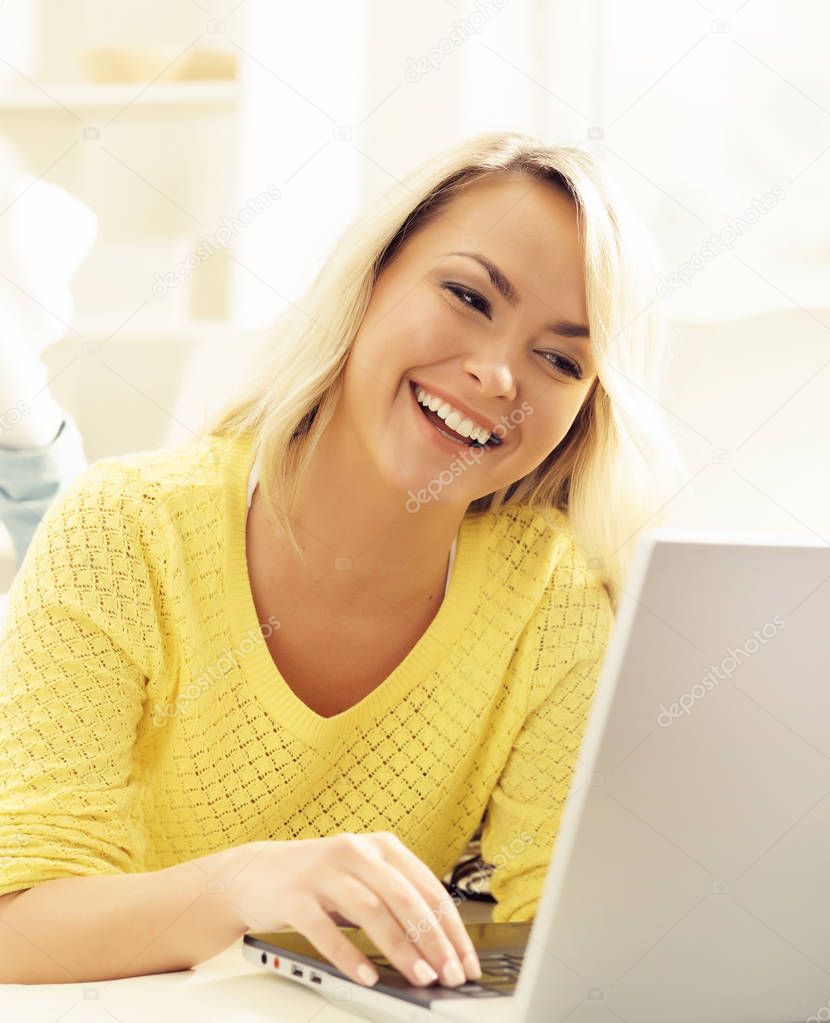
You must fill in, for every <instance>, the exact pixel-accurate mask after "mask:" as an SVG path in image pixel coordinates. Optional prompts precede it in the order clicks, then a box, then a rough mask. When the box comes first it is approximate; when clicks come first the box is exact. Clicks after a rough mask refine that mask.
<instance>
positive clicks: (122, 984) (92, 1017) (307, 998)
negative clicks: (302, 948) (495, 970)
mask: <svg viewBox="0 0 830 1023" xmlns="http://www.w3.org/2000/svg"><path fill="white" fill-rule="evenodd" d="M491 909H492V904H490V903H484V902H474V901H472V900H469V901H467V902H462V903H461V904H460V905H459V910H460V912H461V916H462V918H463V919H464V920H465V921H467V922H475V921H480V920H489V919H490V913H491ZM241 948H242V942H241V940H240V941H238V942H235V943H234V944H233V945H231V946H230V947H229V948H227V949H225V951H224V952H221V953H220V954H219V955H217V956H214V957H213V959H208V960H206V961H205V962H204V963H200V964H199V965H198V966H196V967H194V968H193V969H192V970H180V971H178V972H176V973H159V974H152V975H149V976H145V977H128V978H126V979H124V980H109V981H95V982H89V983H83V984H5V985H0V1020H4V1021H5V1020H8V1021H9V1023H12V1021H14V1023H17V1021H20V1023H23V1021H24V1020H25V1021H26V1023H93V1021H94V1023H191V1021H192V1023H197V1021H198V1023H220V1021H221V1023H266V1021H267V1023H283V1021H284V1023H310V1021H311V1020H312V1019H313V1020H314V1023H346V1021H351V1023H354V1020H355V1019H356V1018H357V1017H356V1016H355V1015H354V1014H353V1013H348V1012H346V1011H345V1010H343V1009H341V1008H339V1007H338V1006H337V1005H335V1004H333V1003H331V1002H328V1001H327V1000H326V999H325V998H323V997H322V996H321V995H319V994H317V993H316V992H314V991H311V990H308V989H306V988H304V987H302V986H301V985H299V984H295V983H293V982H292V981H290V980H285V979H284V978H281V977H277V976H274V975H273V974H270V973H266V972H265V971H264V970H261V969H259V968H258V967H256V966H254V965H253V964H251V963H248V962H247V960H245V959H243V957H242V951H241Z"/></svg>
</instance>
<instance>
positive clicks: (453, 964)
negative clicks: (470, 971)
mask: <svg viewBox="0 0 830 1023" xmlns="http://www.w3.org/2000/svg"><path fill="white" fill-rule="evenodd" d="M443 978H444V983H445V984H449V985H450V986H454V985H456V984H463V983H464V982H465V980H466V979H467V978H466V977H465V976H464V971H463V970H462V969H461V963H459V961H458V960H457V959H448V960H447V962H446V963H445V964H444V971H443Z"/></svg>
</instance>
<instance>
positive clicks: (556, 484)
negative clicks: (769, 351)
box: [207, 132, 688, 610]
mask: <svg viewBox="0 0 830 1023" xmlns="http://www.w3.org/2000/svg"><path fill="white" fill-rule="evenodd" d="M516 172H520V173H522V174H526V175H530V176H532V177H534V178H536V179H540V180H543V181H548V182H550V183H551V184H552V185H554V186H555V187H557V188H560V189H564V190H565V192H566V193H567V194H568V195H570V197H571V198H572V201H573V202H574V205H575V208H576V214H577V222H578V230H579V237H580V240H581V246H582V251H583V258H584V275H585V288H586V302H587V308H588V326H589V329H590V334H591V346H592V347H591V350H592V352H593V354H594V357H595V361H596V364H597V380H596V381H595V382H594V385H593V387H592V389H591V391H590V392H589V394H588V395H587V396H586V398H585V399H584V401H583V404H582V406H581V408H580V411H579V413H578V414H577V416H576V418H575V420H574V422H573V423H572V425H571V428H570V430H569V431H568V433H567V435H566V436H565V437H564V438H563V439H562V441H561V442H560V443H559V444H558V445H557V446H556V447H555V448H554V449H553V450H552V451H551V452H550V454H549V455H548V456H547V457H546V458H545V459H544V461H542V462H541V463H540V464H539V465H538V466H537V467H536V468H535V469H534V470H533V471H532V472H530V473H528V474H527V475H526V476H524V477H522V478H521V479H519V480H516V481H514V482H513V483H511V484H510V485H509V486H506V487H503V488H502V489H500V490H497V491H494V492H493V493H490V494H487V495H485V496H483V497H480V498H477V499H476V500H474V501H472V502H471V503H470V505H469V506H468V509H467V514H471V513H472V514H478V513H484V512H488V511H497V510H498V509H499V508H501V507H504V506H508V505H513V504H518V503H524V504H527V505H529V506H530V507H531V508H533V509H534V510H535V511H536V512H537V513H538V514H540V515H542V517H545V513H546V512H548V511H549V510H551V509H556V510H558V511H561V512H564V513H565V514H566V515H567V516H568V519H569V523H570V528H571V532H572V535H573V537H574V539H575V541H576V542H577V544H578V545H579V546H580V547H581V548H582V550H583V552H584V554H585V556H586V558H587V561H588V567H589V572H592V573H595V574H596V575H597V576H598V577H599V579H600V580H601V581H602V583H603V584H604V586H605V587H606V589H607V591H608V594H609V597H610V600H611V604H612V607H613V608H614V610H616V608H617V606H618V601H619V596H620V591H621V587H622V585H623V583H624V581H625V577H626V574H627V571H628V567H629V563H630V559H631V556H632V554H633V551H634V546H635V543H636V538H637V536H638V534H639V533H640V531H641V530H642V529H643V528H645V527H646V526H650V525H655V524H657V523H659V522H660V521H661V510H662V509H663V508H664V506H665V504H666V503H667V502H668V500H670V498H671V495H672V494H673V493H674V492H675V491H676V490H677V489H679V487H680V485H682V484H681V481H682V480H684V479H685V478H687V475H688V474H687V473H686V467H685V464H684V462H683V460H682V458H681V456H680V453H679V450H678V448H677V446H676V444H675V442H674V439H673V437H672V435H671V432H670V430H669V428H668V424H667V421H666V420H665V418H664V415H663V406H662V405H661V404H660V401H659V400H658V398H657V392H658V390H659V387H660V384H661V380H662V372H663V367H664V363H665V357H666V354H667V352H668V350H669V340H670V334H669V331H668V329H667V324H666V323H665V321H664V319H663V317H662V315H661V311H660V307H659V304H658V302H657V300H656V293H655V286H656V281H657V275H658V272H659V269H660V265H659V261H658V259H657V255H656V250H655V247H654V245H653V243H652V242H651V239H650V238H649V237H648V235H647V234H646V232H645V231H644V229H643V227H642V225H641V224H640V222H639V220H638V219H637V218H636V217H635V216H634V215H633V213H632V212H631V210H630V209H629V208H628V207H627V206H626V204H625V202H624V201H623V200H622V199H621V198H620V197H619V196H618V195H615V194H614V191H613V187H612V185H611V183H610V181H609V180H608V179H607V177H606V175H605V173H604V171H603V170H602V168H601V167H600V165H599V164H598V163H597V161H596V160H595V159H594V158H593V157H592V156H591V155H590V154H589V153H587V152H585V151H583V150H582V149H580V148H579V147H577V146H556V145H545V144H543V142H542V141H541V140H539V139H537V138H534V137H533V136H529V135H526V134H521V133H518V132H488V133H484V134H479V135H476V136H473V137H471V138H468V139H466V140H464V141H462V142H460V143H458V144H456V145H454V146H452V147H450V148H448V149H445V150H443V151H442V152H440V153H439V154H438V155H436V156H434V157H433V158H431V159H430V160H428V161H427V162H425V163H423V164H422V165H421V166H419V167H417V168H416V169H415V170H414V171H412V172H411V173H410V174H409V175H408V176H407V177H406V178H404V180H403V181H402V183H401V185H400V186H395V187H393V188H392V189H391V190H390V191H389V192H387V193H386V194H385V195H383V196H382V197H381V198H380V199H379V200H377V201H376V202H375V203H374V204H372V205H371V206H369V207H367V208H366V209H364V210H363V211H361V213H360V214H359V215H358V216H357V217H356V218H355V219H354V220H352V221H351V222H350V223H349V224H348V225H347V227H346V229H345V230H344V231H343V233H342V234H341V236H340V238H339V239H338V241H337V242H336V244H335V245H334V246H333V248H332V250H331V254H330V255H329V257H328V259H327V261H326V263H325V264H324V266H323V267H322V269H321V270H320V272H319V273H318V274H317V276H316V277H315V278H314V280H313V282H312V283H311V285H310V286H309V288H308V290H307V291H306V293H305V295H304V296H303V297H302V298H301V299H300V300H299V301H298V302H297V303H296V304H295V305H290V306H288V307H287V308H286V310H285V311H284V312H283V313H282V314H281V315H280V317H279V318H278V319H277V320H276V321H275V323H274V324H273V326H272V328H270V329H269V331H268V332H267V334H266V338H265V344H264V346H263V348H262V352H261V358H258V359H256V360H254V363H253V365H254V366H255V367H256V368H255V372H253V373H252V374H251V375H250V379H248V380H245V381H244V383H243V385H242V387H241V388H240V390H239V391H238V392H237V393H235V394H234V395H233V396H232V397H231V398H230V400H229V401H226V402H225V404H224V405H223V406H222V407H221V408H220V409H219V411H218V412H217V413H216V414H215V415H214V416H213V417H212V419H210V420H209V421H208V424H207V434H208V435H209V436H237V435H239V434H241V433H244V432H251V433H252V434H253V437H254V444H255V448H256V453H257V455H258V457H259V459H260V472H261V480H262V484H263V487H262V490H263V496H264V500H265V508H266V513H267V514H268V516H269V518H270V519H271V521H272V522H273V523H274V524H275V525H277V526H278V527H279V528H281V529H282V530H283V531H284V533H285V535H286V536H287V537H288V539H289V542H290V543H291V544H292V546H293V547H294V549H295V551H296V552H297V554H298V556H299V557H300V558H302V557H303V555H302V553H301V551H300V549H299V545H298V544H297V540H296V536H295V534H294V532H293V530H292V528H291V525H290V522H289V514H290V509H291V507H292V504H293V501H294V499H295V495H296V493H297V488H298V486H299V484H300V482H301V480H302V478H303V474H304V472H305V471H306V469H307V467H308V465H309V460H310V458H311V456H312V454H313V452H314V449H315V447H316V444H317V442H318V439H319V437H320V435H321V434H322V432H323V430H324V429H325V427H326V424H327V423H328V422H329V420H330V418H331V415H332V412H333V410H334V408H335V406H336V404H337V400H338V396H339V394H340V390H341V386H342V379H343V370H344V367H345V364H346V361H347V359H348V356H349V351H350V349H351V347H352V342H353V340H354V338H355V336H356V334H357V331H358V328H359V327H360V324H361V321H362V320H363V316H364V314H365V312H366V308H367V305H368V303H369V300H370V297H371V295H372V289H373V288H374V285H375V282H376V281H377V279H378V276H379V275H380V274H381V273H382V272H383V269H384V267H385V266H386V265H387V264H388V263H389V262H390V261H391V260H392V259H393V257H394V256H395V255H396V253H397V252H398V251H399V249H400V248H401V246H402V245H404V244H405V243H406V241H407V239H409V238H410V237H411V236H412V235H413V234H414V233H415V232H416V231H417V230H419V229H420V228H422V227H423V226H424V225H426V224H427V223H429V222H430V221H431V220H433V219H434V218H436V217H437V216H439V215H440V214H441V212H442V210H443V209H444V208H445V207H446V206H447V204H448V203H450V202H451V201H452V200H453V198H454V197H456V196H458V195H459V194H460V193H461V192H463V190H464V189H465V188H467V187H468V186H469V185H470V184H472V183H473V182H475V181H480V180H483V179H492V178H493V177H494V176H495V175H500V174H508V173H516ZM275 494H279V495H280V501H279V502H276V501H274V500H273V498H274V495H275Z"/></svg>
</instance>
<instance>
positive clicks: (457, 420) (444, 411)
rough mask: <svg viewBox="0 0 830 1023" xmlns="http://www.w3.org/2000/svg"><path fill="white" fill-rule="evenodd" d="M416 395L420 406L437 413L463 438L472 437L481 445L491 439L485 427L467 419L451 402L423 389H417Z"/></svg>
mask: <svg viewBox="0 0 830 1023" xmlns="http://www.w3.org/2000/svg"><path fill="white" fill-rule="evenodd" d="M415 394H416V397H417V398H418V402H419V404H421V405H423V406H424V407H425V408H428V409H429V410H430V411H431V412H435V413H436V415H438V416H440V418H441V419H443V420H444V422H445V423H446V424H447V426H448V427H449V428H450V429H451V430H454V431H455V432H456V433H458V434H460V435H461V436H462V437H472V439H473V440H475V441H478V443H479V444H486V443H487V441H488V440H489V439H490V431H489V430H485V429H484V427H483V426H479V425H478V424H477V423H474V422H473V421H472V419H468V418H465V417H464V416H463V415H462V413H461V412H459V411H458V409H454V408H453V407H452V405H450V404H449V402H446V401H444V400H443V399H442V398H436V397H435V395H433V394H430V393H429V391H425V390H424V389H423V387H416V389H415Z"/></svg>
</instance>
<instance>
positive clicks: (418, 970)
mask: <svg viewBox="0 0 830 1023" xmlns="http://www.w3.org/2000/svg"><path fill="white" fill-rule="evenodd" d="M412 972H413V973H414V974H415V979H416V980H417V981H418V983H419V984H431V983H432V982H433V981H434V980H438V974H437V973H436V972H435V970H433V968H432V967H431V966H430V965H429V963H428V962H427V961H426V959H418V960H417V962H416V963H415V965H414V966H413V967H412Z"/></svg>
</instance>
